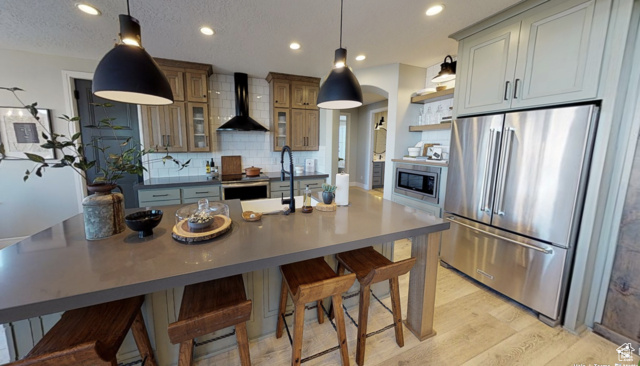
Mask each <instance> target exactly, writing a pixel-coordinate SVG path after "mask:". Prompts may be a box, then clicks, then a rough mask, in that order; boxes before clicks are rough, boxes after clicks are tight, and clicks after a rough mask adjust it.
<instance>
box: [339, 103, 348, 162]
mask: <svg viewBox="0 0 640 366" xmlns="http://www.w3.org/2000/svg"><path fill="white" fill-rule="evenodd" d="M350 119H351V115H350V114H349V113H340V122H339V125H338V173H348V172H349V167H348V161H349V124H350Z"/></svg>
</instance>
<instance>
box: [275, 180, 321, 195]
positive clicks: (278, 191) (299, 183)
mask: <svg viewBox="0 0 640 366" xmlns="http://www.w3.org/2000/svg"><path fill="white" fill-rule="evenodd" d="M324 182H325V178H312V179H302V178H294V180H293V183H294V184H293V194H294V196H300V195H302V194H304V190H305V189H306V188H307V185H308V186H309V189H310V190H311V192H312V193H315V192H322V183H324ZM270 185H271V198H278V197H282V196H284V197H289V190H290V187H291V185H290V183H289V180H285V181H284V182H281V181H271V182H270Z"/></svg>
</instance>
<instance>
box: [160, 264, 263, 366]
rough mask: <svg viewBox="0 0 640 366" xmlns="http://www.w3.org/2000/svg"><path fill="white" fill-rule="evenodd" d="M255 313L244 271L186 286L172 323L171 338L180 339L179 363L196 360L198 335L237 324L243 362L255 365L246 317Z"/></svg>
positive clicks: (184, 364) (188, 363)
mask: <svg viewBox="0 0 640 366" xmlns="http://www.w3.org/2000/svg"><path fill="white" fill-rule="evenodd" d="M250 317H251V300H247V296H246V293H245V290H244V281H243V280H242V275H236V276H231V277H226V278H221V279H217V280H213V281H207V282H202V283H196V284H193V285H189V286H185V288H184V295H183V296H182V303H181V305H180V315H179V316H178V321H176V322H174V323H171V324H169V329H168V332H169V339H170V340H171V342H172V343H173V344H177V343H180V358H179V361H178V365H180V366H187V365H191V364H192V362H193V345H194V338H197V337H200V336H203V335H205V334H209V333H213V332H215V331H217V330H220V329H223V328H226V327H230V326H232V325H235V329H236V339H237V341H238V351H239V353H240V362H241V364H242V365H243V366H249V365H251V358H250V356H249V339H248V336H247V325H246V321H247V320H249V318H250Z"/></svg>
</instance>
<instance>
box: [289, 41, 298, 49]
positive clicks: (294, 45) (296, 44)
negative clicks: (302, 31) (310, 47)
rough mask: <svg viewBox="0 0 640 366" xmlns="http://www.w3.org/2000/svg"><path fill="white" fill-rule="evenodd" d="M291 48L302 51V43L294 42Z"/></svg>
mask: <svg viewBox="0 0 640 366" xmlns="http://www.w3.org/2000/svg"><path fill="white" fill-rule="evenodd" d="M289 48H291V49H292V50H299V49H300V43H298V42H293V43H291V44H290V45H289Z"/></svg>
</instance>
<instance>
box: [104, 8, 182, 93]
mask: <svg viewBox="0 0 640 366" xmlns="http://www.w3.org/2000/svg"><path fill="white" fill-rule="evenodd" d="M119 18H120V40H121V43H119V44H117V45H116V46H115V47H114V48H113V49H112V50H111V51H109V52H107V54H106V55H104V57H103V58H102V60H100V63H99V64H98V67H97V68H96V71H95V73H94V75H93V94H95V95H96V96H98V97H100V98H105V99H109V100H114V101H117V102H124V103H132V104H143V105H164V104H172V103H173V93H172V92H171V86H170V85H169V81H168V80H167V77H166V76H165V75H164V73H163V72H162V71H160V68H159V66H158V64H157V63H156V62H155V61H154V59H153V58H152V57H151V56H150V55H149V54H148V53H147V51H145V50H144V48H142V39H141V36H140V23H139V22H138V20H137V19H136V18H134V17H132V16H131V13H130V11H129V0H127V14H126V15H125V14H120V16H119Z"/></svg>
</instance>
